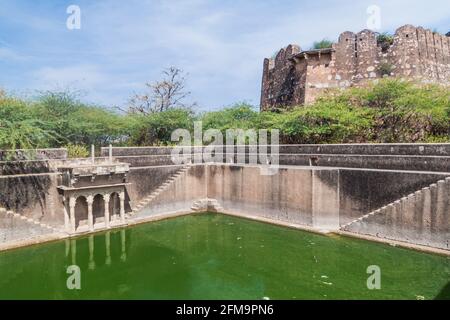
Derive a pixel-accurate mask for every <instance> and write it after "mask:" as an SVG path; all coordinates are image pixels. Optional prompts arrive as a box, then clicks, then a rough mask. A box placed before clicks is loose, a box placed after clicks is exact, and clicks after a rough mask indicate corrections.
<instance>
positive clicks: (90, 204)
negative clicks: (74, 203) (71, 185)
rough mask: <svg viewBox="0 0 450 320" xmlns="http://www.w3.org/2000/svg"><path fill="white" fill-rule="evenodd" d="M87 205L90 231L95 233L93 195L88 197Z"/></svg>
mask: <svg viewBox="0 0 450 320" xmlns="http://www.w3.org/2000/svg"><path fill="white" fill-rule="evenodd" d="M86 200H87V205H88V225H89V231H94V215H93V214H92V204H93V203H94V197H93V196H92V195H90V196H87V198H86Z"/></svg>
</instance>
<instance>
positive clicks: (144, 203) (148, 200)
mask: <svg viewBox="0 0 450 320" xmlns="http://www.w3.org/2000/svg"><path fill="white" fill-rule="evenodd" d="M189 168H190V166H186V167H183V168H182V169H179V170H178V171H176V173H175V174H173V175H171V176H170V177H169V178H167V179H166V181H164V183H163V184H161V185H160V186H159V187H158V188H157V189H156V190H154V191H153V192H152V193H150V194H149V195H147V196H146V197H144V198H143V199H142V200H141V201H140V202H139V203H138V204H137V205H136V206H135V207H134V208H133V210H132V212H131V213H129V216H133V215H135V214H137V213H138V212H139V211H140V210H141V209H143V208H144V207H146V206H148V205H149V204H150V203H151V202H152V201H153V200H154V199H156V198H157V197H158V195H159V194H160V193H161V192H163V191H165V190H167V189H168V188H169V187H170V186H171V185H172V184H173V183H175V182H176V181H177V179H178V178H180V177H181V176H182V175H183V174H185V173H186V172H187V171H188V170H189Z"/></svg>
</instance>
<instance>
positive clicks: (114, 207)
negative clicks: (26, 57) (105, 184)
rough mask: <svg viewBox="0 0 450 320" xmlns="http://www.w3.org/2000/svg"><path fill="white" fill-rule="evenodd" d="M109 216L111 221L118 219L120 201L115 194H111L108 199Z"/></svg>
mask: <svg viewBox="0 0 450 320" xmlns="http://www.w3.org/2000/svg"><path fill="white" fill-rule="evenodd" d="M109 214H110V217H111V221H115V220H118V219H119V218H120V199H119V194H118V193H117V192H113V193H112V194H111V198H110V199H109Z"/></svg>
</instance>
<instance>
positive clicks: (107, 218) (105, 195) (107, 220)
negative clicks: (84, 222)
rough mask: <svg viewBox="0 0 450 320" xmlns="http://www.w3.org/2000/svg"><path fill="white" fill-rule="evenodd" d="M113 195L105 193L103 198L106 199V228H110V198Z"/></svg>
mask: <svg viewBox="0 0 450 320" xmlns="http://www.w3.org/2000/svg"><path fill="white" fill-rule="evenodd" d="M110 197H111V195H110V194H104V195H103V200H104V201H105V228H106V229H109V228H110V226H109V220H110V219H109V198H110Z"/></svg>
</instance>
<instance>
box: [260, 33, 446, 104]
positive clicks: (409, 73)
mask: <svg viewBox="0 0 450 320" xmlns="http://www.w3.org/2000/svg"><path fill="white" fill-rule="evenodd" d="M377 36H378V34H377V33H375V32H373V31H371V30H367V29H366V30H363V31H361V32H358V33H357V34H355V33H353V32H349V31H346V32H344V33H342V34H341V35H340V36H339V38H338V41H337V42H336V43H334V44H333V46H332V48H330V49H320V50H310V51H300V48H299V47H298V46H295V45H289V46H288V47H287V48H286V49H281V50H280V52H279V53H278V54H277V55H276V57H275V59H265V60H264V69H263V77H262V89H261V110H270V109H273V108H278V107H287V106H295V105H302V104H310V103H312V102H314V101H315V99H316V98H317V97H318V96H319V95H321V94H322V93H323V91H324V90H326V89H327V88H336V87H337V88H346V87H349V86H361V85H364V84H365V83H367V81H370V80H374V79H380V78H382V77H398V78H405V79H411V80H416V81H421V82H433V83H440V84H444V85H449V84H450V37H449V36H445V35H442V34H439V33H435V32H432V31H431V30H426V29H424V28H422V27H414V26H412V25H405V26H403V27H400V28H398V29H397V30H396V32H395V35H394V39H393V43H392V44H390V45H383V44H381V43H378V41H377ZM293 48H296V50H293ZM297 50H298V51H299V52H297Z"/></svg>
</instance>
